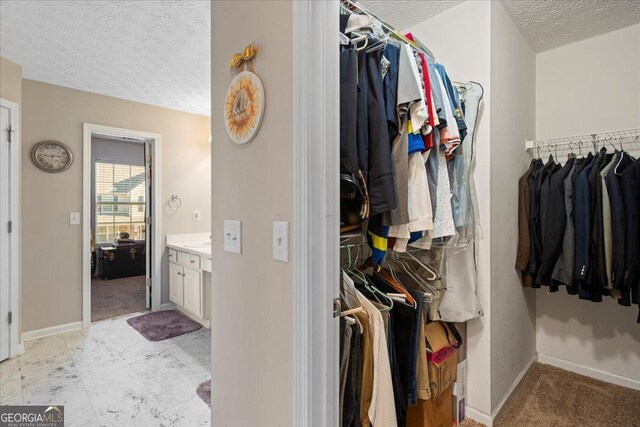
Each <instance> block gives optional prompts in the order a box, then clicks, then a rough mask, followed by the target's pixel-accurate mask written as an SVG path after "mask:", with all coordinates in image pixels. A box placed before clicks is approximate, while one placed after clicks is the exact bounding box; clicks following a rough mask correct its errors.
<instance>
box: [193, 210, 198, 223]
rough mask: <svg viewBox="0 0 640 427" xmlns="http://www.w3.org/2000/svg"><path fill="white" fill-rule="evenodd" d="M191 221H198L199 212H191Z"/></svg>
mask: <svg viewBox="0 0 640 427" xmlns="http://www.w3.org/2000/svg"><path fill="white" fill-rule="evenodd" d="M193 220H194V221H200V211H193Z"/></svg>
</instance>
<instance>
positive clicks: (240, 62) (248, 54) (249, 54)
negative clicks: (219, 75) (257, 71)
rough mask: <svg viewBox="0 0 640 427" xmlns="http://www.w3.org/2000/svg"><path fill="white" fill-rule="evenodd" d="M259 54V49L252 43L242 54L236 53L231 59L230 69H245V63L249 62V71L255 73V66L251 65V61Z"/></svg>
mask: <svg viewBox="0 0 640 427" xmlns="http://www.w3.org/2000/svg"><path fill="white" fill-rule="evenodd" d="M256 53H258V49H256V47H255V46H254V45H253V43H251V44H250V45H248V46H247V47H245V48H244V50H243V51H242V53H236V54H235V55H233V58H231V61H230V62H229V68H236V67H243V66H244V63H245V62H247V63H248V64H249V65H248V66H249V69H250V70H251V71H253V64H252V63H251V59H252V58H253V57H254V56H256Z"/></svg>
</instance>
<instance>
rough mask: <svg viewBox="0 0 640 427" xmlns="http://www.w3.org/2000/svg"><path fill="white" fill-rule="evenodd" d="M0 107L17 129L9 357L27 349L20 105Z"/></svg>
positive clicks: (11, 186)
mask: <svg viewBox="0 0 640 427" xmlns="http://www.w3.org/2000/svg"><path fill="white" fill-rule="evenodd" d="M0 106H2V107H4V108H7V109H8V110H9V120H10V123H11V130H13V131H14V132H13V137H12V138H11V145H10V157H9V162H11V163H10V164H11V174H10V181H11V182H10V183H9V203H10V205H11V226H12V230H11V234H10V236H9V248H10V249H9V250H10V251H11V260H10V261H9V265H10V270H11V273H10V279H9V281H10V286H9V295H10V310H11V313H12V316H13V321H12V322H11V324H10V325H9V358H12V357H16V356H17V355H19V354H21V353H23V352H24V348H23V347H22V345H21V344H20V331H19V328H18V326H19V323H20V321H21V316H20V294H21V290H22V274H21V265H22V253H21V251H20V247H21V242H20V229H21V227H20V226H21V222H22V221H21V219H20V169H21V165H20V157H21V156H20V150H21V144H20V138H21V133H20V105H19V104H18V103H16V102H13V101H9V100H8V99H4V98H0ZM2 132H6V130H5V129H2ZM3 226H4V224H3Z"/></svg>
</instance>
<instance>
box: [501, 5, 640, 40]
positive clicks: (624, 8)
mask: <svg viewBox="0 0 640 427" xmlns="http://www.w3.org/2000/svg"><path fill="white" fill-rule="evenodd" d="M502 4H503V5H504V7H505V9H506V10H507V13H509V15H510V16H511V19H513V22H515V23H516V25H517V26H518V27H519V28H520V31H521V32H522V34H523V35H524V37H525V38H526V39H527V41H528V42H529V44H530V45H531V48H532V49H533V50H534V51H535V52H543V51H545V50H551V49H555V48H557V47H560V46H563V45H566V44H569V43H574V42H577V41H580V40H584V39H588V38H590V37H594V36H597V35H599V34H604V33H608V32H609V31H613V30H617V29H620V28H624V27H628V26H629V25H633V24H637V23H640V2H639V1H638V0H571V1H566V0H565V1H548V0H535V1H534V0H530V1H512V0H502Z"/></svg>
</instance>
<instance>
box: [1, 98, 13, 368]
mask: <svg viewBox="0 0 640 427" xmlns="http://www.w3.org/2000/svg"><path fill="white" fill-rule="evenodd" d="M10 113H11V112H10V110H9V109H8V108H5V107H0V129H1V130H2V132H1V136H0V361H2V360H4V359H7V358H8V357H9V347H10V335H11V333H10V332H9V326H10V324H9V312H10V311H11V301H10V298H11V266H10V261H11V245H10V243H9V238H10V236H11V235H10V233H9V229H8V224H9V221H10V219H11V212H10V207H11V203H10V200H9V197H10V196H9V194H10V182H11V171H10V165H11V162H10V159H9V153H10V143H9V137H8V136H9V134H8V129H9V124H10V122H9V120H10ZM12 226H13V225H12Z"/></svg>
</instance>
